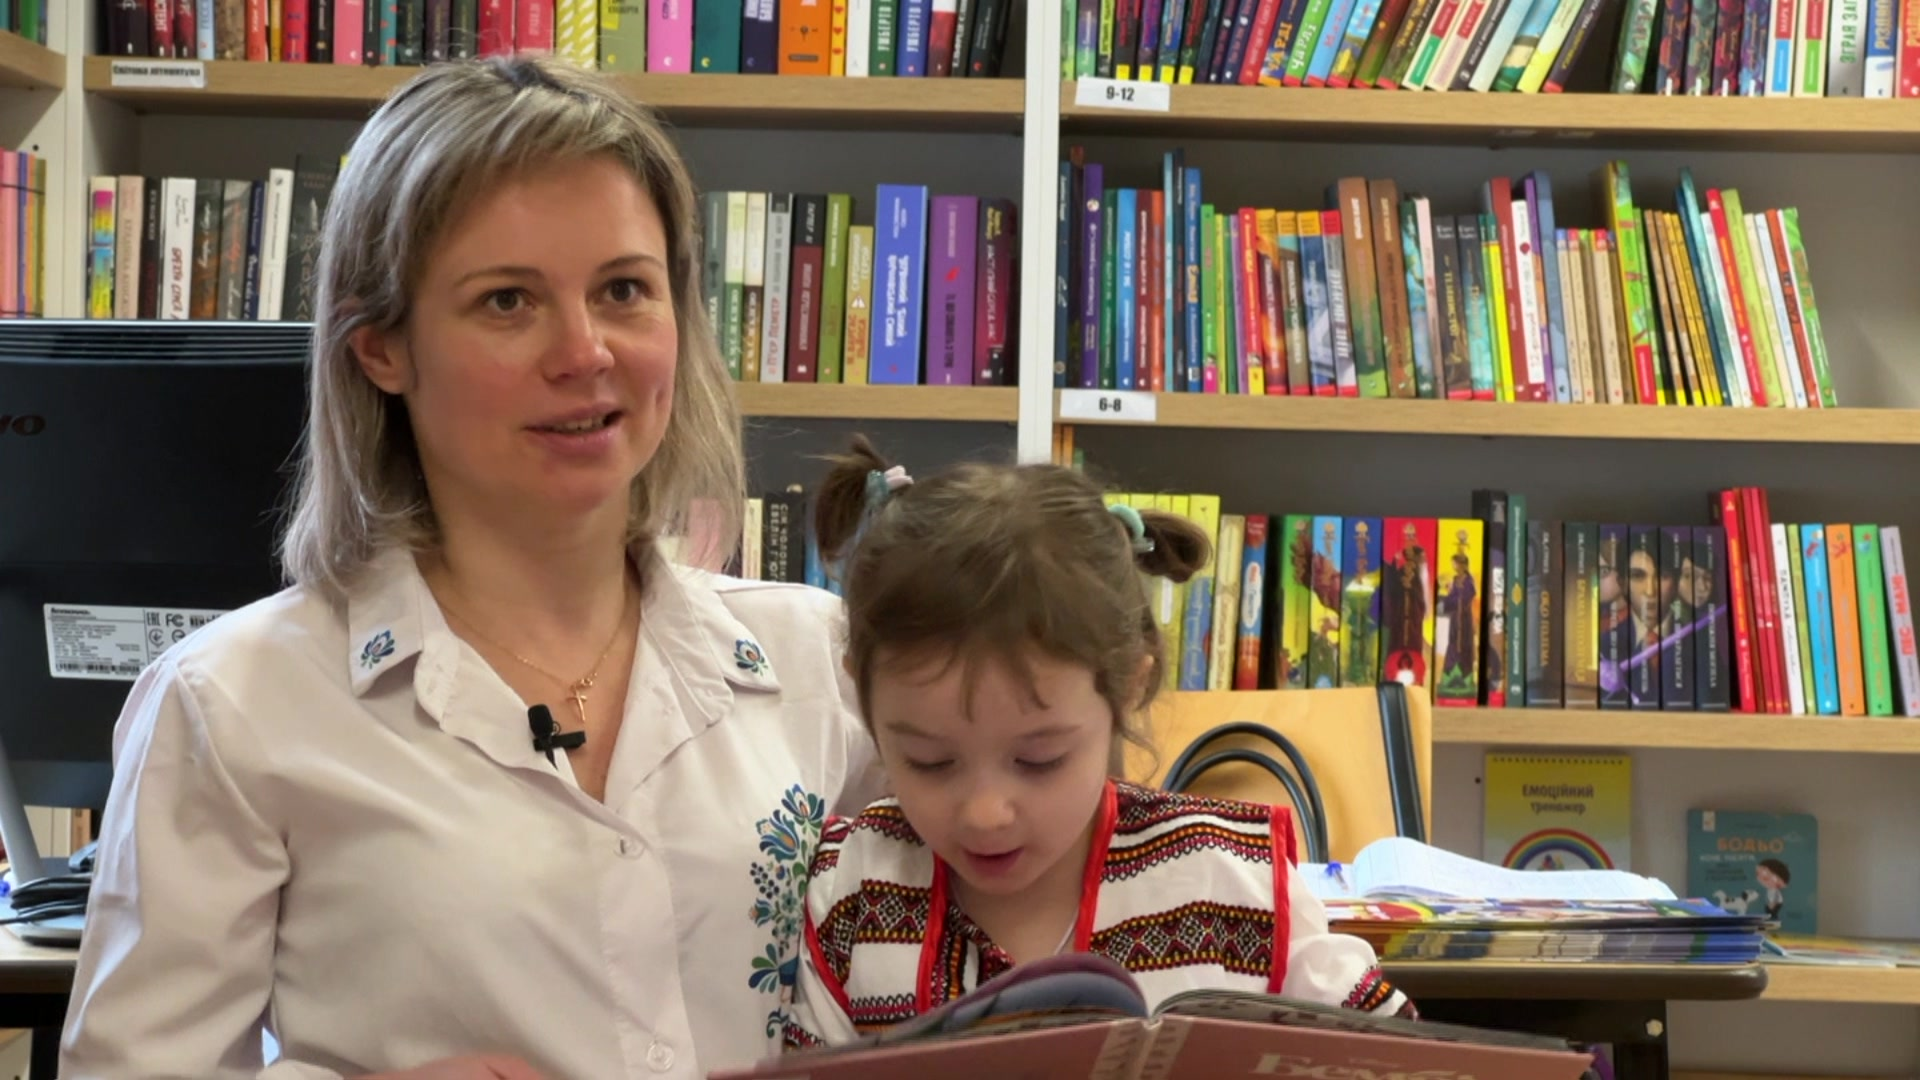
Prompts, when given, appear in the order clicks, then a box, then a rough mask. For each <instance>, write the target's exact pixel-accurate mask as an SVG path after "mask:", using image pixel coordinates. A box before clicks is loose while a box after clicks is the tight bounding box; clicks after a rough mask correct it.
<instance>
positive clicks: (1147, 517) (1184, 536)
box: [1134, 510, 1213, 582]
mask: <svg viewBox="0 0 1920 1080" xmlns="http://www.w3.org/2000/svg"><path fill="white" fill-rule="evenodd" d="M1140 525H1141V528H1142V531H1143V533H1144V534H1145V537H1146V539H1147V540H1150V541H1152V544H1151V550H1148V551H1141V552H1138V553H1137V554H1135V555H1134V564H1135V565H1136V566H1138V567H1139V568H1140V569H1142V570H1144V571H1146V572H1147V573H1149V574H1152V575H1154V576H1155V577H1163V578H1171V579H1172V580H1174V581H1176V582H1183V581H1186V580H1187V579H1188V578H1191V577H1192V576H1193V575H1195V574H1197V573H1199V572H1200V568H1201V567H1203V566H1205V565H1206V564H1207V559H1208V558H1209V557H1210V556H1211V555H1212V553H1213V538H1212V537H1210V536H1208V535H1207V534H1206V530H1204V529H1202V528H1200V526H1198V525H1195V524H1194V523H1193V522H1192V521H1191V520H1189V519H1187V518H1184V517H1181V516H1180V515H1178V514H1169V513H1165V512H1163V511H1160V510H1142V511H1140Z"/></svg>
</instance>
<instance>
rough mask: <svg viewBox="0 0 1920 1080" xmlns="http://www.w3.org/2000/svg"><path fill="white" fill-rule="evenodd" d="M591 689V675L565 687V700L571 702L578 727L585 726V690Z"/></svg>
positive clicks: (583, 727)
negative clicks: (578, 722)
mask: <svg viewBox="0 0 1920 1080" xmlns="http://www.w3.org/2000/svg"><path fill="white" fill-rule="evenodd" d="M591 689H593V676H591V675H589V676H587V677H586V678H584V679H581V680H579V681H578V682H575V683H574V684H573V685H572V686H569V687H567V700H568V701H571V702H573V714H574V716H576V717H578V718H579V720H580V727H581V729H582V730H584V729H585V728H586V726H587V691H588V690H591Z"/></svg>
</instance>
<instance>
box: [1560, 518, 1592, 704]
mask: <svg viewBox="0 0 1920 1080" xmlns="http://www.w3.org/2000/svg"><path fill="white" fill-rule="evenodd" d="M1599 548H1600V527H1599V526H1598V525H1596V524H1593V523H1591V522H1585V521H1569V522H1566V523H1565V524H1563V525H1562V526H1561V528H1560V553H1561V565H1562V567H1563V568H1564V572H1563V573H1562V574H1561V589H1562V593H1561V595H1562V596H1563V598H1564V599H1563V602H1562V604H1561V608H1560V611H1561V616H1562V618H1564V620H1565V629H1566V639H1565V640H1566V645H1565V648H1564V649H1563V652H1564V655H1565V657H1566V667H1565V676H1564V678H1563V680H1562V698H1561V703H1562V704H1563V705H1565V706H1566V707H1567V708H1569V709H1593V708H1598V707H1599V705H1600V610H1599V609H1600V552H1599Z"/></svg>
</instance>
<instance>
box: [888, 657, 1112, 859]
mask: <svg viewBox="0 0 1920 1080" xmlns="http://www.w3.org/2000/svg"><path fill="white" fill-rule="evenodd" d="M1028 663H1029V665H1030V667H1031V670H1032V673H1033V685H1032V687H1031V692H1030V691H1029V688H1028V686H1027V685H1026V683H1025V681H1024V680H1023V679H1022V678H1021V677H1020V675H1019V674H1018V673H1017V672H1014V671H1010V670H1008V669H1007V666H1006V665H1005V664H1003V663H1000V662H997V661H982V662H980V663H977V664H975V665H974V666H973V668H972V671H971V674H972V675H973V680H972V686H971V687H968V686H967V685H966V682H967V677H968V675H969V674H970V672H969V669H968V666H967V665H966V664H964V663H961V662H958V661H955V662H952V663H949V662H947V658H946V657H938V658H936V659H933V660H931V661H924V662H920V663H917V664H907V665H903V664H902V662H901V661H899V660H898V659H897V658H891V657H887V656H886V655H885V653H884V652H883V653H882V655H881V657H877V658H876V660H875V664H874V668H875V670H874V674H873V677H872V684H871V687H870V689H869V695H868V696H869V703H870V709H871V712H872V716H871V717H870V718H869V719H870V720H871V722H872V726H873V731H874V737H875V740H876V742H877V743H878V746H879V751H880V758H881V761H882V762H883V763H884V764H885V765H886V767H887V773H888V778H889V780H890V781H891V783H892V787H893V791H894V793H895V794H896V795H897V796H898V797H899V799H900V808H901V810H902V811H903V812H904V813H905V814H906V816H907V820H908V822H909V823H911V824H912V825H913V827H914V830H915V831H916V832H918V833H919V834H920V837H921V839H923V840H925V841H926V842H927V844H928V845H929V846H930V847H932V848H933V850H934V852H935V853H936V854H938V855H939V856H940V857H941V858H942V859H943V860H945V861H946V863H947V864H948V865H949V866H950V867H952V868H953V871H954V872H955V873H956V874H958V875H959V876H960V877H961V878H962V879H963V880H964V883H965V884H966V885H967V886H969V887H971V888H972V889H973V890H975V891H977V892H978V893H982V894H990V895H995V896H1013V895H1020V894H1023V893H1025V892H1026V891H1027V890H1029V889H1032V888H1034V887H1035V886H1036V885H1046V886H1052V885H1058V883H1060V882H1061V881H1062V879H1065V880H1066V881H1068V882H1071V883H1072V885H1071V887H1072V888H1074V889H1076V890H1077V888H1078V882H1079V880H1080V876H1081V872H1082V869H1083V865H1084V858H1085V852H1086V846H1085V841H1086V839H1087V837H1088V835H1089V830H1090V829H1091V826H1092V822H1093V816H1094V812H1095V810H1096V809H1097V808H1098V806H1099V804H1100V799H1101V796H1102V793H1103V791H1104V789H1105V785H1106V781H1107V768H1108V755H1109V753H1110V751H1111V750H1112V748H1113V738H1114V735H1113V710H1112V709H1111V708H1110V707H1109V706H1108V704H1107V701H1106V699H1105V698H1103V697H1101V696H1100V694H1099V693H1098V692H1097V691H1096V690H1095V689H1094V684H1093V672H1092V671H1090V670H1089V669H1087V668H1084V667H1080V666H1078V665H1075V664H1071V663H1066V662H1062V661H1059V660H1054V659H1052V658H1050V657H1046V656H1043V655H1039V654H1035V655H1034V656H1032V657H1031V658H1030V659H1029V661H1028ZM968 690H971V706H972V707H971V709H969V708H968V705H969V700H968ZM1036 697H1037V698H1038V699H1039V700H1038V701H1036V700H1034V699H1035V698H1036ZM1042 702H1044V704H1042Z"/></svg>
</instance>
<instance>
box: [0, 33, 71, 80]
mask: <svg viewBox="0 0 1920 1080" xmlns="http://www.w3.org/2000/svg"><path fill="white" fill-rule="evenodd" d="M66 81H67V59H66V57H64V56H62V55H60V54H59V53H57V52H55V51H53V50H52V49H49V48H47V47H46V46H45V45H42V44H40V43H38V42H35V41H28V40H27V39H26V38H23V37H21V36H20V35H19V34H15V33H11V32H7V31H0V88H6V89H17V90H58V89H60V88H61V87H63V86H65V85H66Z"/></svg>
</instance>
